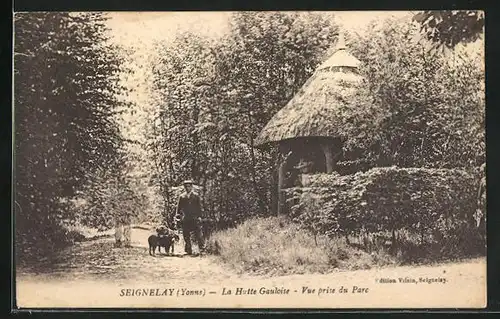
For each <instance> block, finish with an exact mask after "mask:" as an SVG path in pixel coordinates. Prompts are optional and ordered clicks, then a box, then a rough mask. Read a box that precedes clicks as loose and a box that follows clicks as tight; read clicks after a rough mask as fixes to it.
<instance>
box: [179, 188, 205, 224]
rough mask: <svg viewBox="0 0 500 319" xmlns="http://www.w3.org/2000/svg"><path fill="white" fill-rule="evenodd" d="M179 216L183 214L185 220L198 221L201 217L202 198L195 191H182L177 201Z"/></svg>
mask: <svg viewBox="0 0 500 319" xmlns="http://www.w3.org/2000/svg"><path fill="white" fill-rule="evenodd" d="M176 215H177V216H179V217H180V216H182V219H183V220H185V221H196V220H197V218H198V217H201V200H200V196H199V195H198V194H196V193H195V192H191V193H190V194H187V193H186V192H184V193H182V194H181V196H180V197H179V202H178V203H177V214H176Z"/></svg>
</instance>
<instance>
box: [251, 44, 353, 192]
mask: <svg viewBox="0 0 500 319" xmlns="http://www.w3.org/2000/svg"><path fill="white" fill-rule="evenodd" d="M359 65H360V61H359V60H358V59H356V58H355V57H354V56H352V55H351V54H350V53H349V52H348V50H347V48H346V45H345V42H344V39H343V37H342V35H339V38H338V41H337V45H336V48H335V51H334V53H333V54H332V56H330V57H329V58H328V59H327V60H326V61H325V62H324V63H322V64H321V65H320V66H319V67H318V68H317V69H316V70H315V72H314V74H313V75H312V76H311V77H310V78H309V79H308V80H307V81H306V83H305V84H304V85H303V86H302V88H301V89H300V90H299V92H298V93H297V94H296V95H295V96H294V97H293V98H292V99H291V100H290V101H289V102H288V104H287V105H286V106H285V107H284V108H283V109H281V110H280V111H278V112H277V113H276V114H275V115H274V116H273V117H272V118H271V120H270V121H269V123H267V125H266V126H265V127H264V128H263V129H262V131H261V132H260V134H259V136H258V137H257V138H256V145H257V146H259V147H260V146H263V145H264V144H274V145H277V146H278V147H279V149H280V153H281V154H282V161H281V164H280V166H279V186H278V191H279V194H280V196H281V194H282V192H281V191H282V189H283V188H286V187H287V183H289V182H290V180H286V179H285V176H286V175H287V174H288V173H291V172H294V171H295V172H296V174H291V175H292V176H293V177H292V178H291V182H292V183H294V181H297V175H298V174H299V173H315V172H318V173H319V172H326V173H331V172H333V171H334V170H335V163H336V161H337V159H338V157H339V155H340V154H341V151H342V143H343V137H342V135H341V134H340V130H341V128H342V127H341V125H340V121H339V118H340V117H341V116H342V115H341V113H342V109H343V107H344V106H345V104H346V101H347V100H349V97H350V96H351V95H352V94H353V93H355V92H356V88H357V87H358V84H359V83H361V81H362V77H361V76H360V75H359V73H358V67H359ZM280 201H281V199H280Z"/></svg>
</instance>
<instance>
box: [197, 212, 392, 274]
mask: <svg viewBox="0 0 500 319" xmlns="http://www.w3.org/2000/svg"><path fill="white" fill-rule="evenodd" d="M207 250H208V251H209V252H211V253H213V254H215V255H217V256H218V257H219V259H220V260H221V261H222V262H223V263H225V264H228V265H230V266H231V267H232V268H234V269H235V270H236V271H238V272H240V273H251V274H256V275H257V274H259V275H261V274H270V275H285V274H304V273H326V272H330V271H333V270H335V269H338V270H356V269H369V268H372V267H379V266H384V265H389V264H396V260H395V259H394V258H393V257H391V256H389V255H388V254H386V253H384V252H372V253H371V254H370V253H367V252H365V251H363V250H360V249H358V248H355V247H352V246H350V245H348V244H347V243H346V242H345V240H343V239H341V238H339V239H330V238H327V237H322V236H318V237H317V238H316V240H315V238H314V235H313V234H311V233H310V232H308V231H306V230H304V229H300V228H299V227H298V226H297V225H296V224H293V223H292V222H290V221H289V220H288V219H286V218H285V217H268V218H253V219H249V220H247V221H245V222H244V223H242V224H240V225H238V227H236V228H232V229H228V230H224V231H221V232H217V233H214V234H213V235H212V236H211V237H210V239H209V240H208V241H207Z"/></svg>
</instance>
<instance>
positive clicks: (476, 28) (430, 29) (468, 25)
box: [413, 10, 484, 48]
mask: <svg viewBox="0 0 500 319" xmlns="http://www.w3.org/2000/svg"><path fill="white" fill-rule="evenodd" d="M413 19H414V20H415V21H417V22H418V23H420V24H421V31H423V32H424V34H425V36H426V37H427V39H429V40H431V41H433V42H434V43H435V44H436V45H437V46H438V47H439V46H443V47H447V48H454V47H455V46H456V45H457V44H459V43H462V42H465V43H469V42H474V41H476V40H477V39H478V38H479V37H480V36H481V35H482V34H483V32H484V11H473V10H462V11H458V10H446V11H445V10H443V11H422V12H419V13H417V14H415V15H414V16H413Z"/></svg>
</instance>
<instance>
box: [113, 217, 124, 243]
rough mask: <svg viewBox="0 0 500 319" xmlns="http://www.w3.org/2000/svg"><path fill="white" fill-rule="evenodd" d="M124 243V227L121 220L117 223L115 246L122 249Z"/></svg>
mask: <svg viewBox="0 0 500 319" xmlns="http://www.w3.org/2000/svg"><path fill="white" fill-rule="evenodd" d="M122 243H123V225H122V223H121V222H120V221H119V220H116V221H115V246H116V247H121V246H122Z"/></svg>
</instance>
